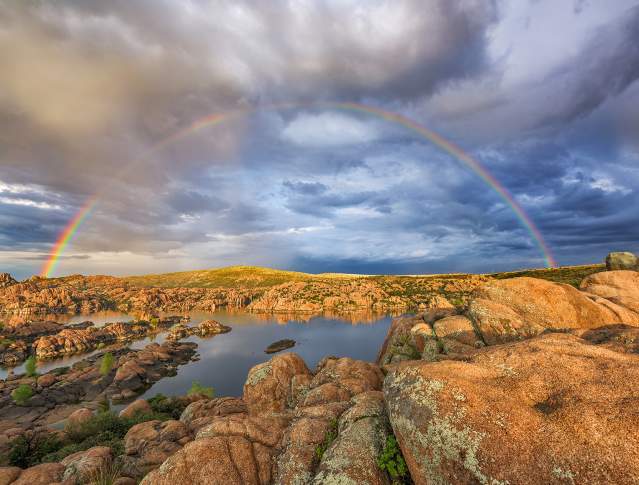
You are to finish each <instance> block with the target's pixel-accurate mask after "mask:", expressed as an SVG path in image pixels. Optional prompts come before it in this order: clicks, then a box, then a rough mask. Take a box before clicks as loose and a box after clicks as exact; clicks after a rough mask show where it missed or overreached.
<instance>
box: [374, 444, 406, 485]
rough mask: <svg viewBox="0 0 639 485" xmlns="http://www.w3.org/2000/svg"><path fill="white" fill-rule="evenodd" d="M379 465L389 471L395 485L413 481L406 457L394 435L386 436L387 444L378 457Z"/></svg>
mask: <svg viewBox="0 0 639 485" xmlns="http://www.w3.org/2000/svg"><path fill="white" fill-rule="evenodd" d="M377 466H378V467H379V468H380V469H381V470H384V471H385V472H386V473H388V476H389V477H390V479H391V482H392V483H393V485H404V484H411V483H413V481H412V479H411V477H410V474H409V473H408V467H407V466H406V461H404V457H403V456H402V451H401V450H400V449H399V446H398V445H397V440H396V439H395V437H394V436H389V437H388V438H386V445H385V446H384V450H383V451H382V454H381V455H380V456H379V458H378V459H377Z"/></svg>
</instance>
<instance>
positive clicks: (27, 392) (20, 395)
mask: <svg viewBox="0 0 639 485" xmlns="http://www.w3.org/2000/svg"><path fill="white" fill-rule="evenodd" d="M31 396H33V389H32V388H31V386H29V385H28V384H20V385H19V386H18V387H16V388H15V389H14V390H13V391H12V392H11V398H12V399H13V402H15V403H16V404H18V405H19V406H22V405H24V404H25V403H26V402H27V400H28V399H29V398H30V397H31Z"/></svg>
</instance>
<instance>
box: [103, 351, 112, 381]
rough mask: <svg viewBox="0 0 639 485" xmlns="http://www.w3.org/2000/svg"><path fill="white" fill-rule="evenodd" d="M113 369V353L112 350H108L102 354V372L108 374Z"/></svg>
mask: <svg viewBox="0 0 639 485" xmlns="http://www.w3.org/2000/svg"><path fill="white" fill-rule="evenodd" d="M111 369H113V354H112V353H111V352H107V353H106V354H104V355H103V356H102V360H100V374H101V375H103V376H106V375H107V374H108V373H109V372H111Z"/></svg>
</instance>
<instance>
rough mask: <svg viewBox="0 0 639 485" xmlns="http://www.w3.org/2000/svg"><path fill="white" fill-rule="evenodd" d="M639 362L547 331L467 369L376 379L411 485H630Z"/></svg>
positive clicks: (638, 425)
mask: <svg viewBox="0 0 639 485" xmlns="http://www.w3.org/2000/svg"><path fill="white" fill-rule="evenodd" d="M638 364H639V356H637V355H633V354H629V353H618V352H614V351H611V350H609V349H607V348H605V347H604V346H603V345H602V346H595V345H592V344H591V343H589V342H588V341H585V340H583V339H580V338H578V337H576V336H574V335H569V334H565V333H548V334H544V335H542V336H539V337H536V338H533V339H530V340H526V341H523V342H518V343H513V344H508V345H501V346H494V347H488V348H486V349H483V350H480V351H478V352H477V353H476V354H474V355H473V356H471V357H470V358H469V361H468V362H459V361H452V360H446V361H440V362H434V363H427V362H421V361H414V362H406V363H402V364H400V365H398V366H396V368H395V369H393V370H392V371H391V372H390V373H389V374H388V375H387V377H386V379H385V382H384V396H385V400H386V405H387V408H388V413H389V418H390V422H391V424H392V427H393V430H394V433H395V436H396V437H397V439H398V442H399V445H400V447H401V449H402V452H403V455H404V458H405V459H406V462H407V464H408V467H409V469H410V472H411V475H412V478H413V480H414V481H415V483H416V484H417V485H420V484H429V483H460V484H462V483H518V484H523V485H526V484H531V485H532V484H538V483H573V482H574V483H631V482H632V481H633V480H634V477H636V476H639V458H637V457H639V453H637V443H638V442H639V441H638V439H639V421H637V420H636V419H635V416H634V413H635V411H634V408H633V407H632V406H629V405H628V403H630V402H634V401H635V400H637V399H639V394H637V390H636V386H632V385H629V383H630V382H636V381H637V379H639V365H638Z"/></svg>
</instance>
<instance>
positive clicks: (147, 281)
mask: <svg viewBox="0 0 639 485" xmlns="http://www.w3.org/2000/svg"><path fill="white" fill-rule="evenodd" d="M604 269H605V266H604V265H603V264H593V265H586V266H565V267H562V268H554V269H528V270H523V271H511V272H506V273H495V274H491V275H488V276H491V277H493V278H495V279H506V278H515V277H518V276H530V277H533V278H541V279H545V280H550V281H555V282H558V283H567V284H569V285H573V286H578V285H579V283H580V282H581V280H582V279H583V278H585V277H586V276H588V275H589V274H592V273H597V272H599V271H603V270H604ZM464 277H466V275H464V274H443V275H423V276H420V275H411V276H369V275H353V274H340V273H322V274H317V275H315V274H309V273H300V272H296V271H282V270H277V269H270V268H261V267H257V266H230V267H227V268H220V269H209V270H200V271H181V272H177V273H164V274H151V275H144V276H129V277H125V278H123V279H124V280H126V281H128V282H129V283H130V284H132V285H134V286H138V287H161V288H176V287H182V288H232V287H242V288H258V287H260V288H268V287H271V286H276V285H279V284H282V283H287V282H291V281H318V280H324V281H325V280H331V279H353V278H372V279H374V280H376V281H378V282H379V281H380V280H389V281H395V282H398V281H403V283H404V284H406V283H407V282H408V281H409V280H410V279H415V278H428V279H447V280H448V279H456V278H461V279H463V278H464Z"/></svg>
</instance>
